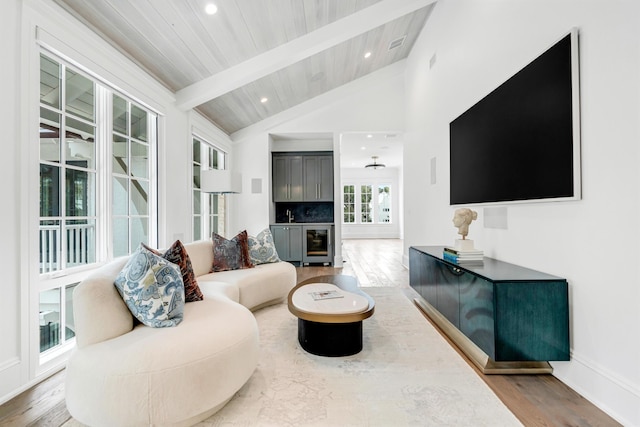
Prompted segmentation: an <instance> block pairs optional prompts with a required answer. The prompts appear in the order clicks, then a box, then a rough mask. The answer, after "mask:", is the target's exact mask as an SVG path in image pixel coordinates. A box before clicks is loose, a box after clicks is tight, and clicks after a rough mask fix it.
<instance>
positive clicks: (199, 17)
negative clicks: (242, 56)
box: [178, 2, 230, 73]
mask: <svg viewBox="0 0 640 427" xmlns="http://www.w3.org/2000/svg"><path fill="white" fill-rule="evenodd" d="M178 5H179V6H182V7H184V8H185V11H184V12H183V13H184V16H185V19H186V20H187V22H188V24H189V25H190V26H191V28H192V29H193V31H194V32H195V33H196V34H197V37H198V38H199V39H200V40H201V41H202V44H204V45H205V46H206V47H207V51H208V53H209V55H210V56H211V58H212V59H213V61H214V62H215V65H212V68H211V70H210V72H212V73H217V72H219V71H221V70H223V69H225V68H227V67H229V66H230V64H229V61H228V59H227V58H226V56H225V55H224V53H223V51H222V50H221V49H220V46H224V43H220V44H218V43H216V42H215V41H214V39H213V38H212V36H211V33H210V32H209V31H208V30H207V25H206V24H209V26H213V24H214V23H216V22H217V21H215V20H212V19H211V16H210V15H206V14H203V13H202V11H201V10H200V9H196V8H195V6H196V5H197V3H195V2H184V3H183V2H179V3H178Z"/></svg>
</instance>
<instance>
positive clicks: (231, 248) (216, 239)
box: [211, 230, 253, 273]
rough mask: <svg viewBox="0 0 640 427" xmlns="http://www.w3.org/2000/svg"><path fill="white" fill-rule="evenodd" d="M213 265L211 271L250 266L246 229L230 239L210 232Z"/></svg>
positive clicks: (251, 265)
mask: <svg viewBox="0 0 640 427" xmlns="http://www.w3.org/2000/svg"><path fill="white" fill-rule="evenodd" d="M211 239H212V240H213V265H212V266H211V272H212V273H215V272H217V271H228V270H238V269H242V268H252V267H253V264H252V263H251V258H250V257H249V240H248V236H247V231H246V230H244V231H241V232H240V233H238V234H237V235H236V236H235V237H234V238H232V239H225V238H224V237H222V236H221V235H219V234H217V233H212V235H211Z"/></svg>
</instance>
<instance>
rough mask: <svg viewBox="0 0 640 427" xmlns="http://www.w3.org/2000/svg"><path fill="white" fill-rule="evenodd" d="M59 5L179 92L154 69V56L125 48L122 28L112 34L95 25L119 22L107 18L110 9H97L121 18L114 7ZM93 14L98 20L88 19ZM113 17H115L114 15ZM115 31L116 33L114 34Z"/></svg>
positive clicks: (64, 0) (66, 1)
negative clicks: (110, 12)
mask: <svg viewBox="0 0 640 427" xmlns="http://www.w3.org/2000/svg"><path fill="white" fill-rule="evenodd" d="M54 1H55V2H56V3H57V4H59V5H60V6H61V7H62V8H64V9H65V10H66V11H68V12H69V13H71V14H72V15H74V16H75V17H76V19H78V20H79V21H80V22H81V23H83V24H84V25H86V26H87V27H88V28H90V29H91V30H92V31H93V32H95V33H96V34H97V35H98V36H100V37H101V38H102V39H103V40H105V41H106V42H107V43H109V44H110V45H111V46H113V47H114V48H115V49H116V50H117V51H118V52H120V53H121V54H122V55H123V56H125V57H126V58H128V59H129V60H130V61H131V62H133V63H134V64H136V65H137V66H138V67H140V68H141V69H143V70H144V71H145V72H147V73H148V74H149V75H150V76H151V77H153V78H154V79H155V80H156V81H158V82H159V83H160V84H162V85H163V86H164V87H166V88H167V89H169V90H171V91H175V90H177V89H176V88H175V87H172V86H171V85H170V84H169V80H168V79H167V76H166V75H165V74H163V73H159V72H158V70H157V67H154V66H153V64H154V63H155V59H152V56H151V55H150V54H148V52H146V51H142V52H140V53H137V54H136V55H134V54H133V53H132V52H131V51H129V50H127V49H126V48H125V45H126V44H127V43H125V42H126V41H127V35H126V34H125V33H124V32H122V31H120V28H116V27H114V26H111V27H110V30H111V32H110V33H109V32H107V31H105V30H104V28H103V27H99V26H98V25H96V24H95V22H96V21H97V22H105V21H107V22H118V19H117V18H116V17H112V18H109V17H106V16H105V12H104V11H105V10H107V13H108V9H100V11H98V9H97V7H105V8H110V9H111V11H112V12H113V14H115V15H116V16H119V15H118V14H117V12H116V11H115V9H113V7H112V5H111V4H109V3H107V2H74V1H73V0H54ZM91 14H93V15H94V16H96V18H94V19H91V18H88V17H87V15H91ZM112 16H113V15H112ZM114 31H115V32H114ZM118 34H121V35H122V37H120V38H118V37H117V35H118ZM151 50H153V51H155V52H156V53H157V54H159V53H160V52H158V51H157V49H151Z"/></svg>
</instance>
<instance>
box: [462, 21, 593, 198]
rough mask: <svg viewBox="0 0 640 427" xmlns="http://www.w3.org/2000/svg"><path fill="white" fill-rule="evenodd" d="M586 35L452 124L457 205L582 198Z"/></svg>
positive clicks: (553, 51) (569, 38)
mask: <svg viewBox="0 0 640 427" xmlns="http://www.w3.org/2000/svg"><path fill="white" fill-rule="evenodd" d="M578 76H579V73H578V33H577V30H575V29H574V30H572V31H571V32H570V33H569V34H567V35H566V36H565V37H563V38H562V39H561V40H560V41H558V42H557V43H556V44H554V45H553V46H552V47H550V48H549V49H548V50H547V51H545V52H544V53H542V54H541V55H540V56H539V57H538V58H536V59H535V60H533V61H532V62H531V63H530V64H529V65H527V66H526V67H524V68H523V69H522V70H520V71H519V72H518V73H516V74H515V75H514V76H513V77H511V78H510V79H509V80H507V81H506V82H504V83H503V84H502V85H500V86H499V87H498V88H497V89H495V90H494V91H493V92H491V93H490V94H488V95H487V96H486V97H484V98H483V99H482V100H480V101H479V102H478V103H477V104H475V105H474V106H472V107H471V108H469V110H467V111H466V112H464V113H463V114H462V115H460V116H459V117H457V118H456V119H455V120H453V121H452V122H451V123H450V126H449V131H450V185H451V187H450V203H451V205H479V204H480V205H483V204H504V203H517V202H540V201H565V200H578V199H580V197H581V194H580V191H581V189H580V111H579V97H578V96H579V89H578V87H579V81H578Z"/></svg>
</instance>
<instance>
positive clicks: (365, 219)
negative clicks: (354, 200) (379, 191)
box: [360, 185, 373, 224]
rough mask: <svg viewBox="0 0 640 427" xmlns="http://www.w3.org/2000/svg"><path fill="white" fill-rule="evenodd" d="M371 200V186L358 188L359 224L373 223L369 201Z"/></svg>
mask: <svg viewBox="0 0 640 427" xmlns="http://www.w3.org/2000/svg"><path fill="white" fill-rule="evenodd" d="M372 199H373V193H372V190H371V185H361V186H360V222H361V223H363V224H365V223H371V222H373V215H372V212H371V211H372V206H371V204H372V203H371V201H372Z"/></svg>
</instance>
